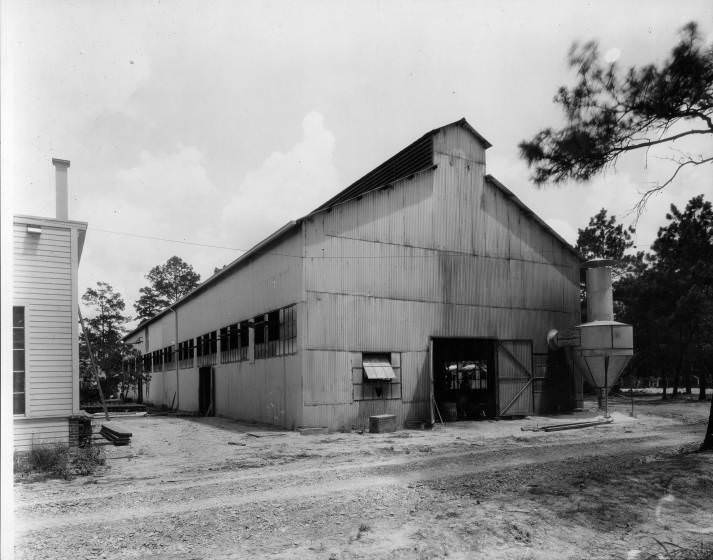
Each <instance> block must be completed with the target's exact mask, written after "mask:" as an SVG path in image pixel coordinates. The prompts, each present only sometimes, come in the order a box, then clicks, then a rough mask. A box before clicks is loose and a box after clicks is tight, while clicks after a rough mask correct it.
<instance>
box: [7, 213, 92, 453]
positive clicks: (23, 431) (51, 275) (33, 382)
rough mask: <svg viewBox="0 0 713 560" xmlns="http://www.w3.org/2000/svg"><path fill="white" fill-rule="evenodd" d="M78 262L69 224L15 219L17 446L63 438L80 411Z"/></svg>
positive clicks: (75, 239)
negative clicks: (21, 403) (20, 313)
mask: <svg viewBox="0 0 713 560" xmlns="http://www.w3.org/2000/svg"><path fill="white" fill-rule="evenodd" d="M28 224H32V225H36V226H40V227H41V233H39V234H36V233H28V232H27V226H28ZM77 266H78V229H77V228H76V227H74V226H73V225H72V223H69V222H63V221H59V220H50V219H30V218H24V217H16V218H15V222H14V228H13V306H23V307H24V308H25V414H24V415H16V416H15V418H14V440H15V449H26V448H28V447H30V446H31V445H32V444H33V443H34V444H38V443H51V442H62V443H66V442H67V441H68V435H69V426H68V417H69V416H70V415H71V414H73V413H76V412H77V411H78V410H79V388H78V387H79V385H78V384H79V378H78V360H79V357H78V346H77V344H78V338H77V337H78V326H77V311H76V310H77Z"/></svg>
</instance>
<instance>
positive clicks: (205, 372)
mask: <svg viewBox="0 0 713 560" xmlns="http://www.w3.org/2000/svg"><path fill="white" fill-rule="evenodd" d="M198 411H199V412H200V414H201V416H213V414H214V412H215V403H214V392H213V368H212V367H211V366H206V367H202V368H199V369H198Z"/></svg>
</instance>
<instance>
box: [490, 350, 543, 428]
mask: <svg viewBox="0 0 713 560" xmlns="http://www.w3.org/2000/svg"><path fill="white" fill-rule="evenodd" d="M496 360H497V372H498V385H497V387H498V414H497V415H498V416H527V415H528V414H532V405H533V403H532V400H533V399H532V386H533V379H534V377H533V373H532V341H531V340H499V341H498V343H497V350H496Z"/></svg>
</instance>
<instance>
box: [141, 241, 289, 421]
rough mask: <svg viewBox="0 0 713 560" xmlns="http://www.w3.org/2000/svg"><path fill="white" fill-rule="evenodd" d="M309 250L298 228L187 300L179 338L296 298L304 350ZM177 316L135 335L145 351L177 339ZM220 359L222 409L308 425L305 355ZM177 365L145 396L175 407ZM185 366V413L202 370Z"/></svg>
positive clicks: (194, 402)
mask: <svg viewBox="0 0 713 560" xmlns="http://www.w3.org/2000/svg"><path fill="white" fill-rule="evenodd" d="M302 247H303V244H302V236H301V233H300V231H299V230H296V231H295V233H294V234H293V235H289V236H287V237H285V238H284V239H283V240H281V241H280V242H278V243H276V244H275V245H273V246H271V247H269V248H267V249H265V254H262V255H260V256H259V257H257V258H256V259H255V260H252V261H250V262H249V263H246V264H245V265H244V266H242V267H240V268H238V269H237V270H236V271H234V272H233V273H232V274H230V275H228V276H226V277H225V278H224V279H223V280H221V281H219V282H216V284H214V285H213V286H211V288H210V289H207V290H205V291H204V292H202V293H200V294H199V295H197V296H196V297H194V298H192V299H190V300H188V301H186V302H185V303H184V304H182V305H180V306H179V308H178V339H179V342H182V341H184V340H186V339H189V338H196V337H198V336H201V335H203V334H205V333H207V332H211V331H214V330H215V331H219V330H220V329H221V328H222V327H225V326H227V325H230V324H232V323H236V322H239V321H243V320H248V319H252V318H253V317H254V316H255V315H257V314H260V313H267V312H268V311H272V310H275V309H279V308H281V307H285V306H287V305H291V304H295V303H296V304H297V307H296V314H297V321H298V324H297V344H296V347H297V348H298V349H299V348H300V347H301V345H300V340H301V337H302V336H303V333H302V331H303V324H302V322H301V315H302V308H303V304H302V303H301V300H302V297H303V296H302V294H303V292H302V282H303V269H302V258H301V256H302ZM175 320H176V318H175V317H174V314H173V313H168V314H166V315H164V316H163V317H161V318H160V319H158V320H157V321H155V322H154V323H152V324H150V325H149V326H148V329H145V330H144V331H142V332H140V333H137V334H136V335H135V336H134V337H133V339H134V340H135V339H137V338H138V337H139V336H143V337H144V343H145V344H144V346H143V347H142V351H143V352H144V353H145V352H152V351H153V350H158V349H162V348H165V347H166V346H170V345H172V344H173V342H174V340H175V338H176V336H175V329H176V325H175ZM146 330H148V333H147V334H146V333H145V331H146ZM298 352H299V350H298ZM217 362H218V363H217V364H216V365H215V366H214V367H215V395H216V403H215V407H214V408H215V413H216V414H218V415H222V416H227V417H231V418H236V419H244V420H255V421H259V422H266V423H270V424H275V425H280V426H285V427H291V426H295V425H299V424H300V423H301V413H302V399H301V374H300V366H301V363H302V362H301V358H299V357H298V355H291V356H284V357H273V358H265V359H258V360H255V361H254V362H250V361H244V362H233V363H229V364H220V354H218V359H217ZM174 367H175V366H172V369H171V370H170V371H164V372H156V373H153V374H152V379H151V384H150V385H149V389H148V391H149V394H148V395H146V398H147V400H148V401H149V402H152V403H154V404H157V405H166V406H170V405H171V402H172V399H173V395H174V393H175V392H176V373H175V369H173V368H174ZM179 371H180V374H179V375H180V377H179V383H180V387H179V391H178V393H179V401H180V402H179V403H178V407H179V409H180V410H184V411H197V410H198V367H197V366H196V367H193V368H188V369H180V370H179Z"/></svg>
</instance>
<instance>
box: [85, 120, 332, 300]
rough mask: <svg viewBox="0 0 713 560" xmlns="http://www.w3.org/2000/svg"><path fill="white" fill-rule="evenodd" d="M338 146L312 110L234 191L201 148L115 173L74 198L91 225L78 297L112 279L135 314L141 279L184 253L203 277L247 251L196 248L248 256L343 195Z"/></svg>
mask: <svg viewBox="0 0 713 560" xmlns="http://www.w3.org/2000/svg"><path fill="white" fill-rule="evenodd" d="M334 149H335V138H334V135H333V134H332V132H330V131H329V130H328V129H327V128H326V126H325V123H324V117H323V116H322V115H321V114H320V113H318V112H315V111H313V112H310V113H309V114H307V115H306V116H305V117H304V119H303V121H302V135H301V138H300V139H299V140H298V141H297V142H296V143H295V144H294V145H293V146H292V147H291V148H290V149H288V150H286V151H285V152H279V151H275V152H273V153H271V154H269V155H268V156H267V157H266V158H265V159H264V161H263V162H262V163H261V164H259V165H258V166H257V167H255V168H254V169H253V170H251V171H249V172H247V173H246V174H245V175H244V177H243V179H242V181H241V182H240V184H239V185H238V186H237V188H232V187H231V186H223V187H222V188H221V187H220V186H219V185H216V184H215V183H214V182H213V181H212V180H211V178H210V174H209V164H208V162H207V160H206V156H205V154H204V153H203V152H202V151H201V150H199V149H198V148H197V147H195V146H187V145H179V146H178V147H176V148H175V149H174V150H173V151H169V152H165V153H155V152H150V151H148V150H144V151H142V152H140V154H139V158H138V161H137V162H136V163H135V164H134V165H131V166H130V167H127V168H123V169H119V170H118V171H116V172H115V174H114V175H113V177H111V178H110V184H108V185H106V186H104V187H103V188H96V189H92V190H87V191H86V192H85V194H84V196H82V197H80V198H78V199H77V202H76V205H77V206H76V215H79V216H87V218H88V219H89V222H90V224H89V231H88V234H87V242H86V246H85V251H84V255H83V258H82V261H83V262H82V266H81V267H80V291H82V292H83V291H84V289H85V288H86V287H87V286H89V285H93V284H94V282H96V281H97V280H106V281H108V282H110V283H111V284H112V285H113V286H114V287H115V288H116V289H117V290H118V291H119V292H120V293H122V295H123V296H124V298H125V300H126V301H127V309H128V310H129V311H130V312H131V311H133V309H132V308H131V304H132V303H133V301H134V299H135V298H136V297H138V290H139V288H141V287H142V286H144V285H146V280H145V278H144V275H145V274H146V273H147V272H148V271H149V269H150V268H151V267H153V266H155V265H156V264H159V263H162V262H165V261H166V259H168V258H169V257H170V256H172V255H179V256H181V257H182V258H183V259H184V260H185V261H187V262H189V263H190V264H191V265H193V266H194V268H195V269H196V270H197V271H198V272H200V274H201V276H202V278H203V279H206V278H207V277H208V276H210V275H211V274H212V273H213V268H214V267H216V266H222V265H224V264H227V263H228V262H231V261H232V260H234V259H235V258H236V257H238V256H239V255H240V254H241V252H240V251H231V250H227V249H226V250H220V249H214V248H203V247H199V246H195V245H191V244H190V243H203V244H208V245H215V246H223V247H226V246H227V247H233V248H237V249H247V248H249V247H251V246H252V245H254V244H255V243H257V242H258V241H260V240H261V239H263V238H265V237H267V236H268V235H269V234H270V233H272V232H273V231H275V230H276V229H278V228H279V227H281V226H282V225H284V224H285V223H286V222H288V221H289V220H292V219H295V218H299V217H301V216H303V215H304V214H306V213H308V212H309V211H311V210H313V209H314V208H315V207H317V206H318V205H319V204H320V203H322V202H324V200H326V199H327V198H329V197H330V196H331V195H333V194H334V193H335V192H337V190H338V189H339V188H340V186H339V181H338V178H337V177H338V174H337V170H336V167H335V165H334V162H333V156H334ZM101 230H109V231H116V232H125V233H124V234H121V235H117V234H113V233H109V232H108V231H101ZM126 233H131V234H136V235H146V236H151V237H155V238H164V239H173V240H179V241H184V242H186V244H184V245H180V244H176V243H169V242H164V241H161V240H159V239H145V238H136V237H132V236H130V235H126Z"/></svg>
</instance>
